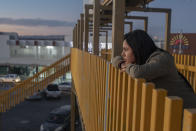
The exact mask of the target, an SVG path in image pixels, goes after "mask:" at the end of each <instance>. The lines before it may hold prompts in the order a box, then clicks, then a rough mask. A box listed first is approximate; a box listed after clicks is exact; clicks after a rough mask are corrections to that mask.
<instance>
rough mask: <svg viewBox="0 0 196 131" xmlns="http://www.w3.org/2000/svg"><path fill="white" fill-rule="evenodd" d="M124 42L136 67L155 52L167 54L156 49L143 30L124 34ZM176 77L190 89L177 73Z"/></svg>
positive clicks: (189, 85)
mask: <svg viewBox="0 0 196 131" xmlns="http://www.w3.org/2000/svg"><path fill="white" fill-rule="evenodd" d="M124 40H126V41H127V43H128V45H129V46H130V47H131V48H132V50H133V53H134V55H135V59H136V64H138V65H143V64H145V63H146V60H147V59H148V58H149V57H150V55H151V54H152V53H153V52H154V51H156V50H160V51H163V52H166V53H169V52H167V51H165V50H163V49H160V48H158V47H156V45H155V43H154V42H153V40H152V39H151V37H150V36H149V35H148V34H147V33H146V32H145V31H143V30H134V31H133V32H129V33H127V34H125V35H124ZM178 75H179V76H180V77H181V78H182V79H183V80H184V81H185V83H186V84H187V85H188V87H190V88H191V89H192V86H191V84H190V83H189V82H188V80H187V79H186V78H185V77H184V76H183V75H182V74H181V73H180V72H179V71H178ZM192 90H193V89H192Z"/></svg>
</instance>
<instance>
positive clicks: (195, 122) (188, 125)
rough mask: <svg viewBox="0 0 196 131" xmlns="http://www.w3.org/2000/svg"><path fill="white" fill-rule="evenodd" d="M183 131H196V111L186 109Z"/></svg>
mask: <svg viewBox="0 0 196 131" xmlns="http://www.w3.org/2000/svg"><path fill="white" fill-rule="evenodd" d="M183 131H196V109H185V110H184V120H183Z"/></svg>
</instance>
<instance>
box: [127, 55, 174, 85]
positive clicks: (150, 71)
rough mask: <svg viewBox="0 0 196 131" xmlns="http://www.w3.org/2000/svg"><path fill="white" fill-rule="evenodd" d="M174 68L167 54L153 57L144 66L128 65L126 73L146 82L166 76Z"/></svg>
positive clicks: (171, 59)
mask: <svg viewBox="0 0 196 131" xmlns="http://www.w3.org/2000/svg"><path fill="white" fill-rule="evenodd" d="M172 66H174V62H173V58H172V57H171V56H170V55H168V54H165V53H163V54H161V55H157V56H154V57H152V58H150V60H148V62H147V63H146V64H144V65H135V64H129V65H127V67H126V72H127V73H128V74H130V75H131V76H132V77H135V78H144V79H146V80H147V81H149V80H152V79H155V78H157V77H161V76H164V75H167V74H168V73H169V72H170V69H171V67H172Z"/></svg>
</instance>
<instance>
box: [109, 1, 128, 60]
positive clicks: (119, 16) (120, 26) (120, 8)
mask: <svg viewBox="0 0 196 131" xmlns="http://www.w3.org/2000/svg"><path fill="white" fill-rule="evenodd" d="M124 12H125V0H113V13H112V57H115V56H117V55H120V54H121V51H122V43H123V35H124Z"/></svg>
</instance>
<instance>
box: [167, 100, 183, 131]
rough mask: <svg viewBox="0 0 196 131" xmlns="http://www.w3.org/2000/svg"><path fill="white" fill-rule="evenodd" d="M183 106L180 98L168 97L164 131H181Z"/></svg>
mask: <svg viewBox="0 0 196 131" xmlns="http://www.w3.org/2000/svg"><path fill="white" fill-rule="evenodd" d="M182 106H183V101H182V99H181V98H180V97H177V96H168V97H166V99H165V114H164V126H163V131H181V121H182Z"/></svg>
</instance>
